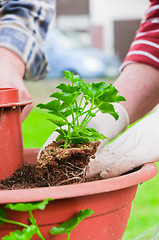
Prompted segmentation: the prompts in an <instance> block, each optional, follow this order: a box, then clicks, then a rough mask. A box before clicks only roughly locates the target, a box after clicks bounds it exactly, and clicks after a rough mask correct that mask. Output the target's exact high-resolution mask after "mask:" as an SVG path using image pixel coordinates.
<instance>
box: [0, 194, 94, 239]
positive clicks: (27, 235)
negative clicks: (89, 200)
mask: <svg viewBox="0 0 159 240" xmlns="http://www.w3.org/2000/svg"><path fill="white" fill-rule="evenodd" d="M52 200H53V199H52V198H47V199H45V200H44V201H41V202H32V203H31V202H30V203H10V204H6V205H5V208H8V209H10V210H14V211H19V212H29V215H30V217H29V223H30V224H29V225H27V224H24V223H21V222H17V221H13V220H9V219H7V215H6V211H5V209H2V208H0V225H3V224H4V223H11V224H15V225H17V226H20V227H22V228H23V229H22V231H20V230H15V231H14V232H10V235H6V236H4V237H2V240H30V239H32V237H33V235H34V234H37V235H38V237H39V239H41V240H45V238H44V237H43V236H42V234H41V232H40V229H39V226H38V225H37V223H36V219H35V218H34V216H33V213H32V211H33V210H36V209H39V210H44V209H45V207H46V205H47V204H48V203H49V201H52ZM93 213H94V212H93V211H92V210H91V209H86V210H81V211H80V212H79V213H78V214H77V215H76V216H74V217H73V218H71V219H70V220H68V221H66V222H64V223H62V224H60V225H59V226H57V227H53V228H52V229H50V234H52V235H55V234H65V233H67V240H69V238H70V234H71V232H72V231H73V229H74V228H75V227H76V226H77V225H78V224H79V223H80V222H81V221H82V220H83V219H85V218H86V217H88V216H90V215H91V214H93Z"/></svg>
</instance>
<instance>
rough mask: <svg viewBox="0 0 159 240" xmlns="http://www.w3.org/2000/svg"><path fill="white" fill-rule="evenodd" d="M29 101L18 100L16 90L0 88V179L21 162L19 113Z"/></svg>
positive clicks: (11, 172)
mask: <svg viewBox="0 0 159 240" xmlns="http://www.w3.org/2000/svg"><path fill="white" fill-rule="evenodd" d="M29 103H31V102H19V97H18V90H17V89H15V88H0V159H1V167H0V180H1V179H2V178H5V177H8V176H10V175H12V174H13V172H14V171H15V170H16V169H17V168H18V167H20V166H21V165H22V164H23V145H22V131H21V121H20V114H21V109H22V108H23V107H24V106H25V105H26V104H29Z"/></svg>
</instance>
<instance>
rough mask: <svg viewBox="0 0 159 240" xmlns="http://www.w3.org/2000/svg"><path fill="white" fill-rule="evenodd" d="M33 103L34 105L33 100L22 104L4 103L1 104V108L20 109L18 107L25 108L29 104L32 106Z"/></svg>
mask: <svg viewBox="0 0 159 240" xmlns="http://www.w3.org/2000/svg"><path fill="white" fill-rule="evenodd" d="M31 103H32V101H31V100H28V101H22V102H13V103H3V104H0V108H3V107H18V106H24V105H27V104H31Z"/></svg>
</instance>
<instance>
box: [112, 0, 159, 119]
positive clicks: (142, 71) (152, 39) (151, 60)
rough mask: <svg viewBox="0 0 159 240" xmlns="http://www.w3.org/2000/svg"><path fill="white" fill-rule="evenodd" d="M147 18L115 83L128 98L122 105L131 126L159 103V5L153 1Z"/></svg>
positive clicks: (147, 12)
mask: <svg viewBox="0 0 159 240" xmlns="http://www.w3.org/2000/svg"><path fill="white" fill-rule="evenodd" d="M150 2H151V5H150V7H149V9H148V10H147V11H146V17H145V19H144V20H143V21H142V22H141V24H140V28H139V29H138V31H137V32H136V35H135V39H134V41H133V43H132V44H131V46H130V49H129V51H128V53H127V56H126V58H125V59H124V61H123V63H122V66H121V69H122V73H121V75H120V76H119V78H118V79H117V81H116V82H115V86H116V88H117V89H118V90H119V91H120V93H121V94H123V95H124V96H125V97H126V100H127V101H126V102H125V103H123V104H122V105H123V106H124V107H125V108H126V110H127V112H128V115H129V117H130V123H132V122H134V121H136V120H137V119H139V118H141V117H142V116H144V115H145V114H146V113H148V112H149V111H150V110H152V108H153V107H155V106H156V105H157V104H158V102H159V22H158V18H159V3H158V1H156V0H151V1H150Z"/></svg>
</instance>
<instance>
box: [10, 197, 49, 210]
mask: <svg viewBox="0 0 159 240" xmlns="http://www.w3.org/2000/svg"><path fill="white" fill-rule="evenodd" d="M52 200H53V199H52V198H47V199H45V200H44V201H40V202H29V203H9V204H6V205H5V208H9V209H11V210H16V211H19V212H25V211H32V210H36V209H40V210H44V209H45V207H46V205H47V204H48V202H49V201H52Z"/></svg>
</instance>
